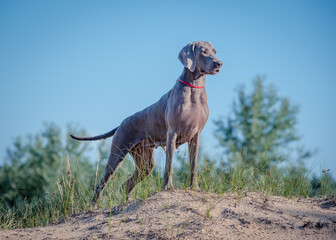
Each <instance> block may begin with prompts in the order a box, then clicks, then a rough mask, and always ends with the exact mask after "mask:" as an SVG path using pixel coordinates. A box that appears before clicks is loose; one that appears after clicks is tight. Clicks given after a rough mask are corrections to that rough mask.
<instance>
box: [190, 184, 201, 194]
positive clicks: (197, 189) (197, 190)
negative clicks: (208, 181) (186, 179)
mask: <svg viewBox="0 0 336 240" xmlns="http://www.w3.org/2000/svg"><path fill="white" fill-rule="evenodd" d="M190 189H191V190H193V191H196V192H200V191H201V189H200V187H199V186H198V184H193V185H191V186H190Z"/></svg>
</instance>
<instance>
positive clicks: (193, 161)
mask: <svg viewBox="0 0 336 240" xmlns="http://www.w3.org/2000/svg"><path fill="white" fill-rule="evenodd" d="M199 137H200V133H199V132H198V133H197V134H196V135H195V136H194V137H193V138H192V139H191V140H190V141H189V142H188V148H189V163H190V174H191V175H190V187H191V189H193V190H197V191H199V190H200V188H199V186H198V183H197V155H198V147H199Z"/></svg>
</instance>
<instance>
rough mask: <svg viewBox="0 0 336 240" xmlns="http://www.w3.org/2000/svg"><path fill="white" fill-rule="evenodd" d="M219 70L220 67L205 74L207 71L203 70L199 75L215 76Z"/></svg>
mask: <svg viewBox="0 0 336 240" xmlns="http://www.w3.org/2000/svg"><path fill="white" fill-rule="evenodd" d="M219 70H220V67H219V68H215V69H213V70H212V71H211V72H207V71H204V70H203V69H201V73H203V74H210V75H215V74H217V73H218V72H219Z"/></svg>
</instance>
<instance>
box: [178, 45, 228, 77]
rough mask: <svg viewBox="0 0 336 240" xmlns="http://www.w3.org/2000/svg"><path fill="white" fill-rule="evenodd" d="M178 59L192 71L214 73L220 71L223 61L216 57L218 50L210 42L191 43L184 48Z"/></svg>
mask: <svg viewBox="0 0 336 240" xmlns="http://www.w3.org/2000/svg"><path fill="white" fill-rule="evenodd" d="M178 59H179V60H180V61H181V63H182V64H183V66H184V67H186V68H188V69H189V70H190V71H191V72H195V71H198V72H200V73H201V74H211V75H214V74H216V73H218V72H219V70H220V68H221V66H222V65H223V63H222V62H221V61H220V60H219V59H218V58H217V57H216V50H215V48H214V47H213V46H212V44H211V43H209V42H203V41H198V42H194V43H189V44H188V45H187V46H185V47H184V48H182V50H181V51H180V53H179V56H178Z"/></svg>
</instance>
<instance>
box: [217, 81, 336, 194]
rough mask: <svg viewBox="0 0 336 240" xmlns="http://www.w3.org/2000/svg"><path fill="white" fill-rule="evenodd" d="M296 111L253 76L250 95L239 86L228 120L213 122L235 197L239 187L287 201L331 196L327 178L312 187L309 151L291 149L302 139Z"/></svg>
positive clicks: (331, 190) (272, 89) (284, 99)
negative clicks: (274, 195) (306, 163)
mask: <svg viewBox="0 0 336 240" xmlns="http://www.w3.org/2000/svg"><path fill="white" fill-rule="evenodd" d="M298 111H299V108H298V107H297V106H295V105H293V104H291V103H290V101H289V100H288V99H287V98H284V97H280V96H279V95H278V93H277V91H276V90H275V88H274V86H273V85H271V84H270V85H269V86H265V83H264V79H262V78H261V77H256V79H255V80H254V81H253V89H252V91H251V93H247V91H246V90H245V87H244V86H241V87H239V89H238V98H237V100H236V101H234V103H233V108H232V116H229V117H227V118H226V119H223V118H222V119H218V120H216V121H215V125H216V126H217V129H216V133H215V136H216V138H217V139H218V141H219V144H220V146H221V147H223V149H224V152H225V153H226V155H227V168H228V174H227V175H228V176H229V179H230V181H231V190H232V191H235V192H237V193H238V197H239V196H240V194H241V191H242V189H254V190H256V189H257V190H262V191H265V192H267V193H269V194H279V195H283V196H288V197H291V196H303V197H307V196H309V195H310V196H311V195H312V194H313V193H320V194H321V195H325V194H326V195H330V194H333V192H335V188H332V187H331V186H332V183H334V182H333V180H332V178H331V177H329V178H330V179H331V180H329V178H327V177H324V178H322V179H321V180H320V181H321V184H316V181H315V180H314V181H315V182H314V184H313V185H312V184H311V183H310V175H311V171H309V170H308V169H307V167H306V166H305V164H304V162H305V160H306V159H307V158H310V157H311V156H312V155H313V152H311V151H307V150H306V149H304V148H303V147H299V148H296V151H295V152H293V151H292V145H293V143H297V142H298V141H299V139H300V138H299V135H298V133H297V131H296V129H295V127H296V123H297V120H296V117H297V113H298ZM226 177H227V176H226ZM324 179H328V180H324ZM323 181H324V183H325V185H324V187H323V185H322V182H323ZM312 186H313V188H312ZM327 186H328V187H327ZM316 187H318V188H321V189H320V190H318V191H317V190H316V189H315V188H316Z"/></svg>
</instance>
